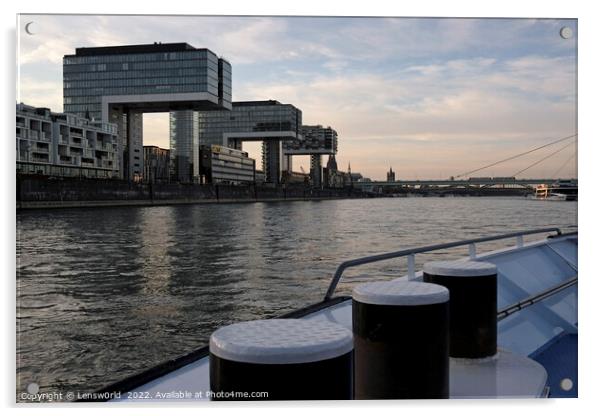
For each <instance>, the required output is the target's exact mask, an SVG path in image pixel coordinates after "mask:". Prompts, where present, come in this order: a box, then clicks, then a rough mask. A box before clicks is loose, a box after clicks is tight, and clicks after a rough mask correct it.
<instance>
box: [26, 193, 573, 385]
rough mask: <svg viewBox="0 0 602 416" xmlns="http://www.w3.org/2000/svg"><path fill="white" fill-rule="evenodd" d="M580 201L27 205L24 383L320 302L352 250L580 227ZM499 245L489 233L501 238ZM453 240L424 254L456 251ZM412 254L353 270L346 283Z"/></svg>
mask: <svg viewBox="0 0 602 416" xmlns="http://www.w3.org/2000/svg"><path fill="white" fill-rule="evenodd" d="M576 215H577V204H576V203H571V202H556V203H554V202H546V201H531V200H526V199H522V198H397V199H369V200H339V201H306V202H282V203H278V202H274V203H255V204H225V205H182V206H165V207H141V208H136V207H127V208H103V209H82V210H55V211H47V212H44V211H35V212H24V213H20V214H19V215H18V216H17V291H18V293H17V309H18V310H17V341H18V345H17V391H18V392H22V391H24V389H25V387H26V386H27V384H28V383H31V382H35V383H37V384H39V385H40V391H41V392H45V391H46V392H47V391H57V390H61V391H74V390H79V391H89V390H92V389H97V388H99V387H101V386H104V385H106V384H108V383H111V382H114V381H117V380H120V379H122V378H124V377H125V376H128V375H131V374H133V373H136V372H139V371H141V370H143V369H146V368H148V367H150V366H152V365H155V364H158V363H160V362H163V361H165V360H167V359H169V358H173V357H176V356H178V355H181V354H184V353H187V352H189V351H191V350H193V349H195V348H198V347H201V346H203V345H205V344H206V343H207V339H208V337H209V335H210V334H211V332H212V331H213V330H214V329H215V328H217V327H219V326H221V325H224V324H228V323H231V322H234V321H242V320H249V319H257V318H262V317H274V316H278V315H280V314H283V313H285V312H288V311H290V310H292V309H295V308H298V307H301V306H304V305H306V304H308V303H313V302H317V301H319V300H321V298H322V297H323V296H324V293H325V291H326V288H327V286H328V283H329V281H330V277H331V276H332V273H333V272H334V270H335V268H336V266H337V265H338V264H339V263H340V262H341V261H343V260H345V259H349V258H353V257H359V256H365V255H368V254H374V253H380V252H386V251H393V250H399V249H401V248H405V247H411V246H416V245H425V244H432V243H437V242H444V241H451V240H457V239H463V238H469V237H475V236H482V235H488V234H495V233H504V232H510V231H514V230H522V229H527V228H539V227H548V226H559V227H561V228H564V229H569V227H574V226H575V225H576V221H577V220H576ZM497 246H499V243H495V244H492V245H490V246H489V247H491V248H495V247H497ZM465 254H466V250H465V249H453V250H448V251H446V252H440V253H436V254H429V255H422V256H419V257H418V258H417V263H418V266H419V265H420V264H422V262H424V261H427V260H429V259H431V258H444V257H449V258H454V257H457V256H459V255H465ZM404 268H405V261H403V260H392V261H390V262H384V263H377V264H373V265H367V266H364V267H362V268H358V269H356V270H355V269H354V270H350V271H349V273H348V274H345V277H344V278H343V280H342V282H341V284H340V290H339V291H340V293H345V292H349V291H350V289H351V287H352V285H353V284H354V282H357V281H361V280H365V279H367V278H393V277H396V276H399V275H400V274H401V273H403V272H404V271H405V270H404Z"/></svg>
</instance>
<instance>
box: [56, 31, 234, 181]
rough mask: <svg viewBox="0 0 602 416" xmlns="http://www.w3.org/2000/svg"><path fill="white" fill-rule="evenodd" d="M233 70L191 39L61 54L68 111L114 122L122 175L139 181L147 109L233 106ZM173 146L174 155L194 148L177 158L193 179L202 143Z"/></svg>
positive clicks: (64, 96) (141, 171)
mask: <svg viewBox="0 0 602 416" xmlns="http://www.w3.org/2000/svg"><path fill="white" fill-rule="evenodd" d="M231 74H232V70H231V66H230V64H229V63H228V62H227V61H225V60H224V59H221V58H218V56H217V55H216V54H215V53H214V52H212V51H210V50H209V49H197V48H195V47H193V46H191V45H189V44H187V43H165V44H162V43H154V44H146V45H123V46H108V47H92V48H77V49H76V50H75V54H72V55H65V56H64V58H63V102H64V111H65V112H66V113H72V114H76V115H78V116H81V117H84V116H86V117H89V118H91V119H93V120H99V121H103V122H112V123H115V124H116V125H117V129H118V136H119V138H120V140H119V143H118V152H119V155H120V159H121V161H122V163H121V164H120V167H121V171H120V172H121V175H122V177H124V178H125V179H129V180H141V179H142V176H143V166H144V162H143V144H142V115H143V113H147V112H170V111H179V110H196V111H199V110H203V111H210V110H229V109H230V108H231V95H232V81H231V78H232V75H231ZM190 128H192V127H190ZM171 146H172V149H171V150H172V152H173V154H174V155H178V156H176V157H179V156H181V155H182V154H185V153H186V152H189V153H190V154H188V155H187V157H183V158H180V159H178V160H180V161H181V164H182V163H184V162H185V161H187V163H190V164H192V167H179V168H178V169H180V170H181V171H190V172H191V174H190V175H191V177H190V178H186V179H187V181H194V174H195V172H196V171H198V146H190V144H189V143H182V146H181V145H180V143H179V142H177V141H172V142H171ZM195 149H196V150H195ZM195 151H196V152H197V153H196V157H195V155H194V154H193V153H192V152H195ZM187 168H188V169H187Z"/></svg>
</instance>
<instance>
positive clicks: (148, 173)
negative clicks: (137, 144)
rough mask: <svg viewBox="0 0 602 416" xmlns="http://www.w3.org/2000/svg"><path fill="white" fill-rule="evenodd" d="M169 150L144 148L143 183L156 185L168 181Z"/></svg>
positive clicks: (152, 147)
mask: <svg viewBox="0 0 602 416" xmlns="http://www.w3.org/2000/svg"><path fill="white" fill-rule="evenodd" d="M169 153H170V152H169V149H162V148H160V147H157V146H144V152H143V154H144V172H143V178H144V181H145V182H150V183H158V182H169V181H170V157H169Z"/></svg>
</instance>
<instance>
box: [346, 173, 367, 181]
mask: <svg viewBox="0 0 602 416" xmlns="http://www.w3.org/2000/svg"><path fill="white" fill-rule="evenodd" d="M349 176H350V177H351V182H362V181H363V182H368V181H369V180H370V178H365V179H364V177H363V176H362V174H361V173H359V172H352V173H350V174H349ZM366 179H367V180H366Z"/></svg>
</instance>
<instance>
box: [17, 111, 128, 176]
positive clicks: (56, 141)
mask: <svg viewBox="0 0 602 416" xmlns="http://www.w3.org/2000/svg"><path fill="white" fill-rule="evenodd" d="M16 128H17V129H16V145H17V149H16V150H17V158H16V159H17V172H19V173H22V174H42V175H48V176H70V177H90V178H116V177H118V176H119V157H118V154H117V142H118V140H117V126H116V125H114V124H111V123H102V122H100V121H98V122H96V121H94V122H93V121H91V120H88V119H86V118H83V117H78V116H76V115H73V114H64V113H53V112H52V111H50V109H48V108H37V107H32V106H29V105H25V104H23V103H21V104H17V107H16Z"/></svg>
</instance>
